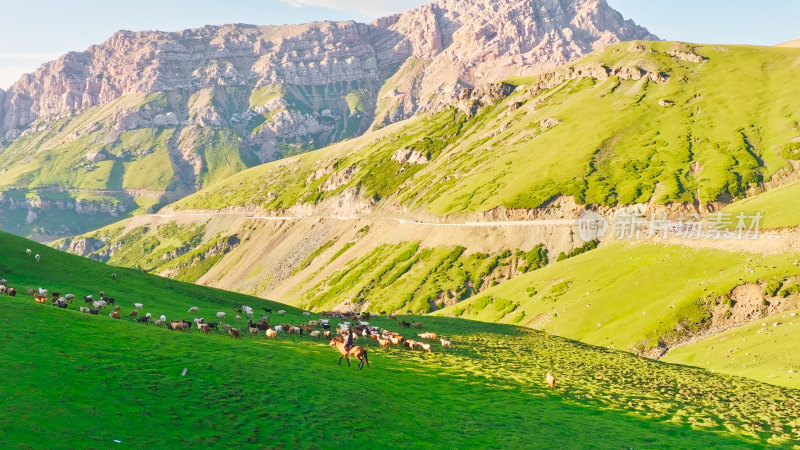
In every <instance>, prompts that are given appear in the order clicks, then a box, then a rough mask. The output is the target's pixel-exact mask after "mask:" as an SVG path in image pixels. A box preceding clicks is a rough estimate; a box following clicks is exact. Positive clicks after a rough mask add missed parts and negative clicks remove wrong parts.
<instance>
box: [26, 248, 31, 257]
mask: <svg viewBox="0 0 800 450" xmlns="http://www.w3.org/2000/svg"><path fill="white" fill-rule="evenodd" d="M25 253H27V254H28V256H31V249H29V248H27V249H25Z"/></svg>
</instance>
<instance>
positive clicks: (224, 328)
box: [222, 323, 231, 331]
mask: <svg viewBox="0 0 800 450" xmlns="http://www.w3.org/2000/svg"><path fill="white" fill-rule="evenodd" d="M230 330H231V326H230V325H228V324H227V323H223V324H222V331H230Z"/></svg>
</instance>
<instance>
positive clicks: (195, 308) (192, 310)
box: [189, 306, 199, 313]
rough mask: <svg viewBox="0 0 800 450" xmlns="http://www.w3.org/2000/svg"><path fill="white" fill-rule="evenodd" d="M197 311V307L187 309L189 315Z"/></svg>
mask: <svg viewBox="0 0 800 450" xmlns="http://www.w3.org/2000/svg"><path fill="white" fill-rule="evenodd" d="M198 310H199V308H198V307H197V306H192V307H191V308H189V312H190V313H193V312H197V311H198Z"/></svg>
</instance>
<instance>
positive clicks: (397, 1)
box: [280, 0, 433, 18]
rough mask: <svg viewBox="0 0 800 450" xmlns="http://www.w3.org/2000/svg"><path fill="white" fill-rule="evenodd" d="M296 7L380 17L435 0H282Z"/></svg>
mask: <svg viewBox="0 0 800 450" xmlns="http://www.w3.org/2000/svg"><path fill="white" fill-rule="evenodd" d="M280 1H282V2H283V3H288V4H289V5H292V6H295V7H305V6H318V7H322V8H328V9H335V10H338V11H352V12H355V13H358V14H361V15H364V16H367V17H372V18H378V17H383V16H389V15H392V14H396V13H399V12H403V11H406V10H409V9H412V8H416V7H417V6H420V5H424V4H426V3H432V2H433V0H280Z"/></svg>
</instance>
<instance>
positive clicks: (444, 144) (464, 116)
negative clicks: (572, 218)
mask: <svg viewBox="0 0 800 450" xmlns="http://www.w3.org/2000/svg"><path fill="white" fill-rule="evenodd" d="M798 57H800V53H798V50H796V49H782V48H773V47H745V46H719V45H690V44H684V43H673V42H634V43H623V44H615V45H612V46H609V47H608V48H606V49H605V50H602V51H598V52H596V53H593V54H591V55H589V56H587V57H585V58H583V59H581V60H580V61H578V62H575V63H572V64H571V65H570V66H568V67H567V68H564V69H559V70H556V71H554V72H550V73H547V74H545V75H542V76H540V77H534V78H529V79H521V80H513V82H514V83H515V84H516V85H518V87H517V88H516V90H514V88H513V86H509V85H493V86H488V87H482V88H477V89H474V90H467V91H465V92H464V93H463V97H462V98H463V100H462V102H460V103H459V104H458V106H459V108H460V109H450V110H448V111H445V112H442V113H440V114H434V115H429V116H427V117H418V118H415V119H412V120H411V121H409V122H407V123H406V124H405V126H404V127H403V128H402V129H399V128H395V129H392V130H391V132H387V133H383V134H371V135H367V136H363V137H361V138H359V139H356V140H353V141H351V142H348V143H347V144H341V145H337V146H333V147H331V148H328V149H325V150H322V151H319V152H315V153H312V154H308V155H303V156H302V157H298V158H295V159H290V160H286V161H282V162H279V163H273V164H267V165H264V166H261V167H258V168H255V169H251V170H249V171H246V172H243V173H241V174H240V175H238V176H236V177H235V178H230V179H227V180H225V181H223V182H222V183H220V184H218V185H216V186H214V187H212V188H210V189H207V190H204V191H203V192H200V193H198V194H195V195H193V196H191V197H188V198H186V199H184V200H182V201H181V202H178V203H176V204H175V205H174V206H173V209H175V210H187V209H220V208H225V207H229V206H242V207H244V206H247V207H251V208H256V209H261V210H281V211H290V212H291V211H293V209H292V208H291V207H294V208H295V209H296V210H297V211H300V210H302V209H303V207H304V206H303V205H306V206H307V205H313V204H324V201H325V200H326V199H329V198H335V197H337V196H339V195H341V194H342V193H343V192H347V191H348V190H351V191H357V192H358V197H360V198H362V199H363V202H364V204H365V207H367V209H371V208H375V209H377V210H384V211H395V210H411V211H416V212H422V213H432V214H436V215H445V214H452V213H463V212H482V213H483V212H487V211H491V210H494V209H496V208H501V209H502V208H506V209H532V208H540V207H542V206H546V205H547V204H548V202H550V201H552V200H553V199H555V198H558V197H560V196H571V197H573V198H574V199H575V200H576V201H577V202H578V203H579V204H587V205H597V206H601V207H613V206H618V205H630V204H636V203H653V204H659V205H670V204H677V205H685V206H687V207H690V208H695V209H700V210H704V209H706V208H709V207H710V208H716V207H718V206H719V205H720V204H727V203H730V202H731V201H733V200H734V199H737V198H743V197H745V196H747V195H748V194H753V193H756V192H759V191H760V190H763V189H765V188H768V187H770V186H773V185H775V184H776V183H780V181H781V180H782V179H785V178H788V175H789V173H790V172H791V171H792V170H793V164H795V161H796V160H798V159H800V156H798V152H797V151H796V148H795V147H797V145H798V144H797V142H796V141H797V139H798V138H800V125H798V123H800V116H798V113H797V111H800V97H798V96H797V95H794V93H795V91H796V86H795V83H794V80H795V79H797V77H798V76H800V66H798V65H797V64H794V62H795V61H796V60H797V58H798ZM512 91H513V92H512ZM472 113H475V115H472ZM776 175H777V176H776ZM715 205H716V206H715ZM495 213H496V212H495ZM491 214H494V213H491Z"/></svg>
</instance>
